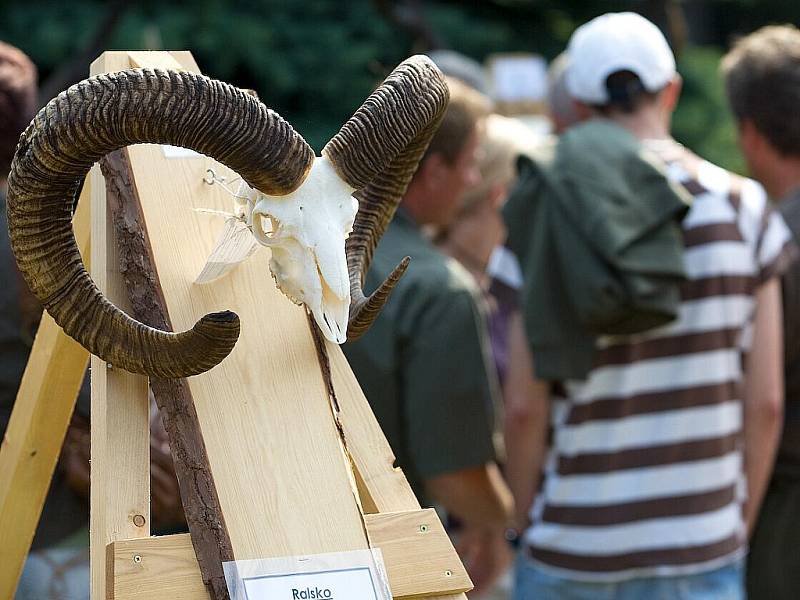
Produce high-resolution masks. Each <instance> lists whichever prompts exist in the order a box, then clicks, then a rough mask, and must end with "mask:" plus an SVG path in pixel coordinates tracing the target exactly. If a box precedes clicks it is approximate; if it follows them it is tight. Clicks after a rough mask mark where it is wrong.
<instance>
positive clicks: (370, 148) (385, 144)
mask: <svg viewBox="0 0 800 600" xmlns="http://www.w3.org/2000/svg"><path fill="white" fill-rule="evenodd" d="M449 99H450V93H449V90H448V88H447V83H446V82H445V80H444V77H443V76H442V73H441V72H440V71H439V69H438V68H437V67H436V65H435V64H434V63H433V61H431V60H430V59H429V58H428V57H427V56H424V55H418V56H412V57H411V58H409V59H407V60H405V61H403V62H402V63H400V65H398V67H397V68H396V69H395V70H394V71H392V73H391V74H390V75H389V76H388V77H387V78H386V80H385V81H384V82H383V83H382V84H381V85H380V87H378V89H376V90H375V91H374V92H373V93H372V94H371V95H370V96H369V98H367V100H366V101H365V102H364V104H363V105H362V106H361V108H359V109H358V110H357V111H356V113H355V114H354V115H353V116H352V117H351V118H350V120H349V121H347V123H345V124H344V126H343V127H342V129H341V130H340V131H339V133H338V134H336V136H335V137H334V138H333V139H332V140H331V141H330V142H328V144H327V145H326V146H325V148H323V150H322V153H323V154H324V155H325V156H327V157H328V159H329V160H330V161H331V163H332V164H333V166H334V167H335V168H336V170H337V172H338V173H339V175H340V176H341V177H342V178H343V179H344V180H345V181H346V182H347V183H348V184H349V185H350V186H351V187H354V188H356V189H357V190H358V191H357V192H356V196H357V197H358V200H359V209H358V214H357V215H356V220H355V225H354V226H353V232H352V233H351V234H350V237H349V238H348V239H347V243H346V250H347V267H348V271H349V274H350V296H351V301H350V322H349V324H348V328H347V338H348V339H357V338H358V337H359V336H361V335H362V334H363V333H364V332H365V331H366V330H367V329H369V327H370V325H372V322H373V321H374V320H375V318H376V317H377V316H378V313H379V312H380V310H381V308H382V307H383V305H384V303H385V302H386V300H387V299H388V297H389V294H390V293H391V291H392V289H393V288H394V286H395V285H396V284H397V282H398V281H399V279H400V277H401V276H402V275H403V273H404V272H405V270H406V267H407V266H408V258H406V259H405V260H403V262H401V263H400V264H399V265H398V266H397V267H396V268H395V270H394V271H393V272H392V274H391V275H390V276H389V277H388V278H387V279H386V281H384V282H383V283H382V284H381V286H380V287H379V288H378V289H377V290H376V291H375V292H374V293H373V294H372V295H370V296H368V297H365V296H364V291H363V284H364V276H365V275H366V272H367V269H369V265H370V263H371V262H372V253H373V252H374V250H375V246H376V245H377V244H378V240H380V238H381V236H382V235H383V232H384V231H385V230H386V227H387V226H388V225H389V222H390V221H391V220H392V217H393V216H394V213H395V210H396V209H397V205H398V204H399V203H400V200H401V199H402V197H403V195H404V194H405V192H406V188H407V187H408V184H409V182H410V181H411V178H412V177H413V176H414V172H415V171H416V170H417V165H418V163H419V161H420V159H421V158H422V155H423V154H424V153H425V150H426V149H427V147H428V144H429V143H430V141H431V138H432V137H433V134H434V133H435V131H436V129H437V127H438V126H439V123H440V121H441V119H442V116H443V115H444V111H445V109H446V108H447V102H448V100H449Z"/></svg>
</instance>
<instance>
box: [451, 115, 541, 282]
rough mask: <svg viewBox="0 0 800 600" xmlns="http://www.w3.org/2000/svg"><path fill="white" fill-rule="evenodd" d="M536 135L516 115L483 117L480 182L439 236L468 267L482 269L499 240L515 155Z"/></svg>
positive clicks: (478, 152) (480, 147)
mask: <svg viewBox="0 0 800 600" xmlns="http://www.w3.org/2000/svg"><path fill="white" fill-rule="evenodd" d="M540 139H541V138H540V136H538V135H537V134H536V132H535V131H533V130H532V129H530V128H529V127H528V126H527V125H525V124H524V123H523V122H522V121H519V120H517V119H510V118H508V117H503V116H500V115H497V114H492V115H489V117H488V118H487V119H486V122H485V125H484V127H483V128H482V130H481V134H480V141H479V144H478V151H477V168H478V172H479V173H480V182H479V183H478V184H477V185H474V186H472V187H471V188H469V189H468V190H467V191H466V193H465V194H464V198H463V201H462V204H461V207H460V209H459V211H458V213H457V214H456V216H455V218H454V219H453V220H452V222H451V223H450V224H449V226H448V227H447V228H446V230H444V231H443V232H442V237H441V238H440V240H439V242H440V243H441V244H442V246H443V247H444V248H445V249H446V250H447V251H448V252H450V253H451V254H453V255H454V256H455V257H456V258H459V259H460V260H462V262H465V266H467V268H469V269H470V270H473V271H476V270H477V271H482V270H483V268H485V266H486V262H487V261H488V260H489V256H490V255H491V252H492V250H493V249H494V248H495V246H497V245H499V244H502V243H503V241H504V239H505V233H506V232H505V226H504V224H503V220H502V217H501V216H500V209H501V208H502V206H503V204H504V203H505V200H506V198H507V196H508V190H509V188H510V186H511V185H513V183H514V180H515V178H516V168H515V165H516V160H517V157H518V156H519V154H520V153H521V152H524V151H525V150H526V149H529V148H533V147H534V146H535V145H536V143H537V142H538V141H539V140H540ZM466 255H468V256H466ZM467 263H469V264H467Z"/></svg>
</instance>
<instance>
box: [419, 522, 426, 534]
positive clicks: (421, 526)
mask: <svg viewBox="0 0 800 600" xmlns="http://www.w3.org/2000/svg"><path fill="white" fill-rule="evenodd" d="M419 532H420V533H428V526H427V525H425V524H422V525H420V526H419Z"/></svg>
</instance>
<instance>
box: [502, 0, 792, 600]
mask: <svg viewBox="0 0 800 600" xmlns="http://www.w3.org/2000/svg"><path fill="white" fill-rule="evenodd" d="M568 55H569V67H568V70H567V74H566V83H567V89H568V91H569V93H570V95H571V96H572V97H573V99H574V100H575V101H576V108H577V110H578V112H579V114H580V115H582V117H583V118H584V119H590V118H591V119H598V118H599V119H604V120H605V122H607V123H608V122H610V123H612V124H616V125H617V126H620V127H621V128H622V129H623V130H625V131H626V132H628V133H627V134H626V135H631V134H632V136H633V138H632V139H634V141H635V142H636V141H637V140H638V142H636V143H638V144H640V145H641V147H642V148H643V149H645V150H646V151H647V152H649V153H651V154H655V155H657V156H658V158H659V159H660V161H661V162H662V163H663V165H664V167H665V173H666V176H667V177H668V178H669V179H670V180H671V181H673V182H677V183H679V184H681V185H682V186H683V187H684V188H685V190H686V191H688V192H689V193H690V194H691V196H692V197H693V199H692V205H691V208H690V209H689V212H688V213H687V214H686V216H685V217H684V218H683V220H682V222H681V225H680V228H681V230H682V239H683V242H682V244H683V248H682V249H681V252H682V257H683V258H682V260H683V263H684V267H685V273H686V279H685V281H683V282H682V283H681V284H680V286H679V287H680V290H679V296H680V298H679V306H678V311H677V315H678V316H677V318H676V319H675V320H674V321H672V322H670V323H669V324H667V325H665V326H661V327H658V328H656V329H651V330H648V331H646V332H645V333H637V334H633V335H618V336H613V337H612V336H601V337H599V338H598V339H597V343H596V349H595V356H594V359H593V364H592V367H591V369H590V371H589V372H588V374H587V375H586V377H585V378H583V379H581V380H575V381H559V382H558V383H559V384H560V385H559V386H553V387H551V389H562V390H563V394H562V395H563V397H555V395H554V397H553V400H552V403H551V401H550V398H549V397H548V395H547V394H540V395H539V396H540V397H539V398H538V399H536V400H532V402H539V404H540V405H539V406H538V407H534V408H533V409H532V412H536V413H537V414H541V413H542V410H541V404H542V403H544V404H546V406H547V407H548V409H549V413H550V415H551V416H550V422H551V426H552V428H553V435H552V441H551V442H550V444H551V445H550V448H549V449H548V450H549V452H548V453H546V456H547V458H546V460H545V459H533V460H531V461H530V463H529V467H530V469H529V471H528V472H529V473H530V481H529V482H528V484H527V486H525V485H518V486H516V487H517V489H516V490H515V494H516V496H517V501H518V502H519V503H521V504H523V505H524V506H531V509H530V511H529V515H528V517H529V526H528V528H527V529H526V531H525V533H524V535H523V538H522V548H523V552H522V555H521V556H520V559H519V562H518V565H517V573H516V575H517V578H516V579H517V587H516V592H515V593H516V596H515V598H517V599H519V600H522V599H525V600H530V599H534V598H535V599H547V598H559V599H565V600H569V599H570V598H576V599H577V598H581V599H583V598H586V599H589V598H592V599H595V598H622V599H627V598H631V599H639V598H649V597H653V598H670V599H674V598H692V599H704V598H708V599H711V598H713V599H721V598H732V599H738V598H743V597H744V588H743V577H742V558H743V556H744V554H745V553H746V546H747V536H748V530H749V528H750V527H752V524H753V520H754V515H756V514H757V509H758V504H759V503H760V500H761V497H762V495H763V492H764V486H765V483H766V479H767V477H768V473H769V469H770V467H771V463H772V460H773V457H774V451H775V447H776V443H777V439H778V434H779V431H780V417H779V415H780V406H781V404H782V399H783V382H782V334H781V301H780V289H779V280H778V277H777V276H778V275H779V274H780V273H781V272H782V271H783V269H785V267H786V265H787V263H788V262H789V258H790V256H791V254H792V251H793V250H794V246H793V245H792V243H791V239H790V234H789V232H788V230H787V228H786V225H785V223H784V222H783V220H782V219H781V218H780V216H778V215H777V214H776V213H772V212H771V211H770V209H769V207H768V205H767V201H766V195H765V193H764V192H763V190H762V189H761V187H760V186H758V185H757V184H756V183H755V182H753V181H750V180H746V179H743V178H741V177H738V176H736V175H733V174H731V173H729V172H727V171H724V170H722V169H720V168H718V167H716V166H714V165H712V164H710V163H708V162H707V161H704V160H702V159H701V158H699V157H697V156H696V155H694V154H693V153H692V152H691V151H689V150H688V149H686V148H684V147H683V146H681V145H680V144H679V143H677V142H676V141H675V140H673V139H672V137H671V135H670V120H671V115H672V112H673V110H674V108H675V105H676V103H677V101H678V97H679V94H680V88H681V80H680V77H679V76H678V74H677V72H676V68H675V59H674V57H673V54H672V52H671V50H670V48H669V46H668V44H667V42H666V40H665V39H664V36H663V35H662V34H661V32H660V31H659V30H658V28H656V26H655V25H653V24H652V23H650V22H649V21H647V20H646V19H644V18H643V17H641V16H639V15H636V14H633V13H620V14H607V15H603V16H601V17H598V18H596V19H594V20H593V21H590V22H589V23H587V24H585V25H583V26H582V27H580V28H578V29H577V30H576V31H575V33H574V34H573V36H572V38H571V40H570V43H569V48H568ZM608 168H609V169H614V168H616V165H613V164H612V165H609V167H608ZM647 193H648V192H647V191H646V190H645V189H644V188H643V189H642V192H641V194H642V197H643V198H642V202H643V203H646V202H648V198H646V197H645V196H646V195H647ZM651 204H652V203H651ZM623 220H624V219H623ZM635 220H636V215H631V222H633V221H635ZM533 358H534V362H536V355H535V352H534V357H533ZM535 427H536V425H535V424H532V425H531V428H532V429H531V430H532V431H534V430H535ZM544 443H545V442H544V441H542V442H541V444H542V445H544ZM532 450H533V452H532V454H531V455H532V456H534V457H541V456H545V452H543V451H542V449H532ZM511 460H512V459H511V457H510V458H509V462H511ZM515 468H516V469H517V470H518V469H519V464H517V465H516V466H515ZM540 473H541V474H543V481H542V482H541V484H539V478H540V477H539V474H540Z"/></svg>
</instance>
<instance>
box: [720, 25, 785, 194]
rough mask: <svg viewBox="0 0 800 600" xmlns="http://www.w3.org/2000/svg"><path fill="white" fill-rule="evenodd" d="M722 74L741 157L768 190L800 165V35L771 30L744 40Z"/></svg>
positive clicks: (726, 61)
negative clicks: (779, 175) (780, 173)
mask: <svg viewBox="0 0 800 600" xmlns="http://www.w3.org/2000/svg"><path fill="white" fill-rule="evenodd" d="M722 72H723V76H724V78H725V88H726V91H727V95H728V100H729V102H730V105H731V109H732V110H733V114H734V117H735V119H736V121H737V124H738V128H739V141H740V145H741V147H742V153H743V154H744V156H745V160H746V161H747V163H748V167H749V168H750V171H751V172H752V174H753V176H754V177H756V178H757V179H759V180H761V181H762V183H764V184H765V185H766V186H767V188H768V189H769V187H770V185H769V184H770V181H771V180H772V179H773V178H774V177H775V173H774V171H775V170H776V169H780V168H782V167H783V166H784V165H785V164H786V163H790V162H800V115H798V113H797V111H798V107H800V30H798V29H797V27H795V26H793V25H781V26H770V27H764V28H762V29H759V30H758V31H756V32H755V33H752V34H750V35H748V36H746V37H744V38H742V39H741V40H739V41H738V42H737V43H736V44H735V45H734V47H733V49H732V50H731V51H730V52H729V53H728V54H727V55H726V56H725V58H724V59H723V62H722ZM795 185H796V184H795ZM770 192H773V190H770ZM779 193H780V192H779Z"/></svg>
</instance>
